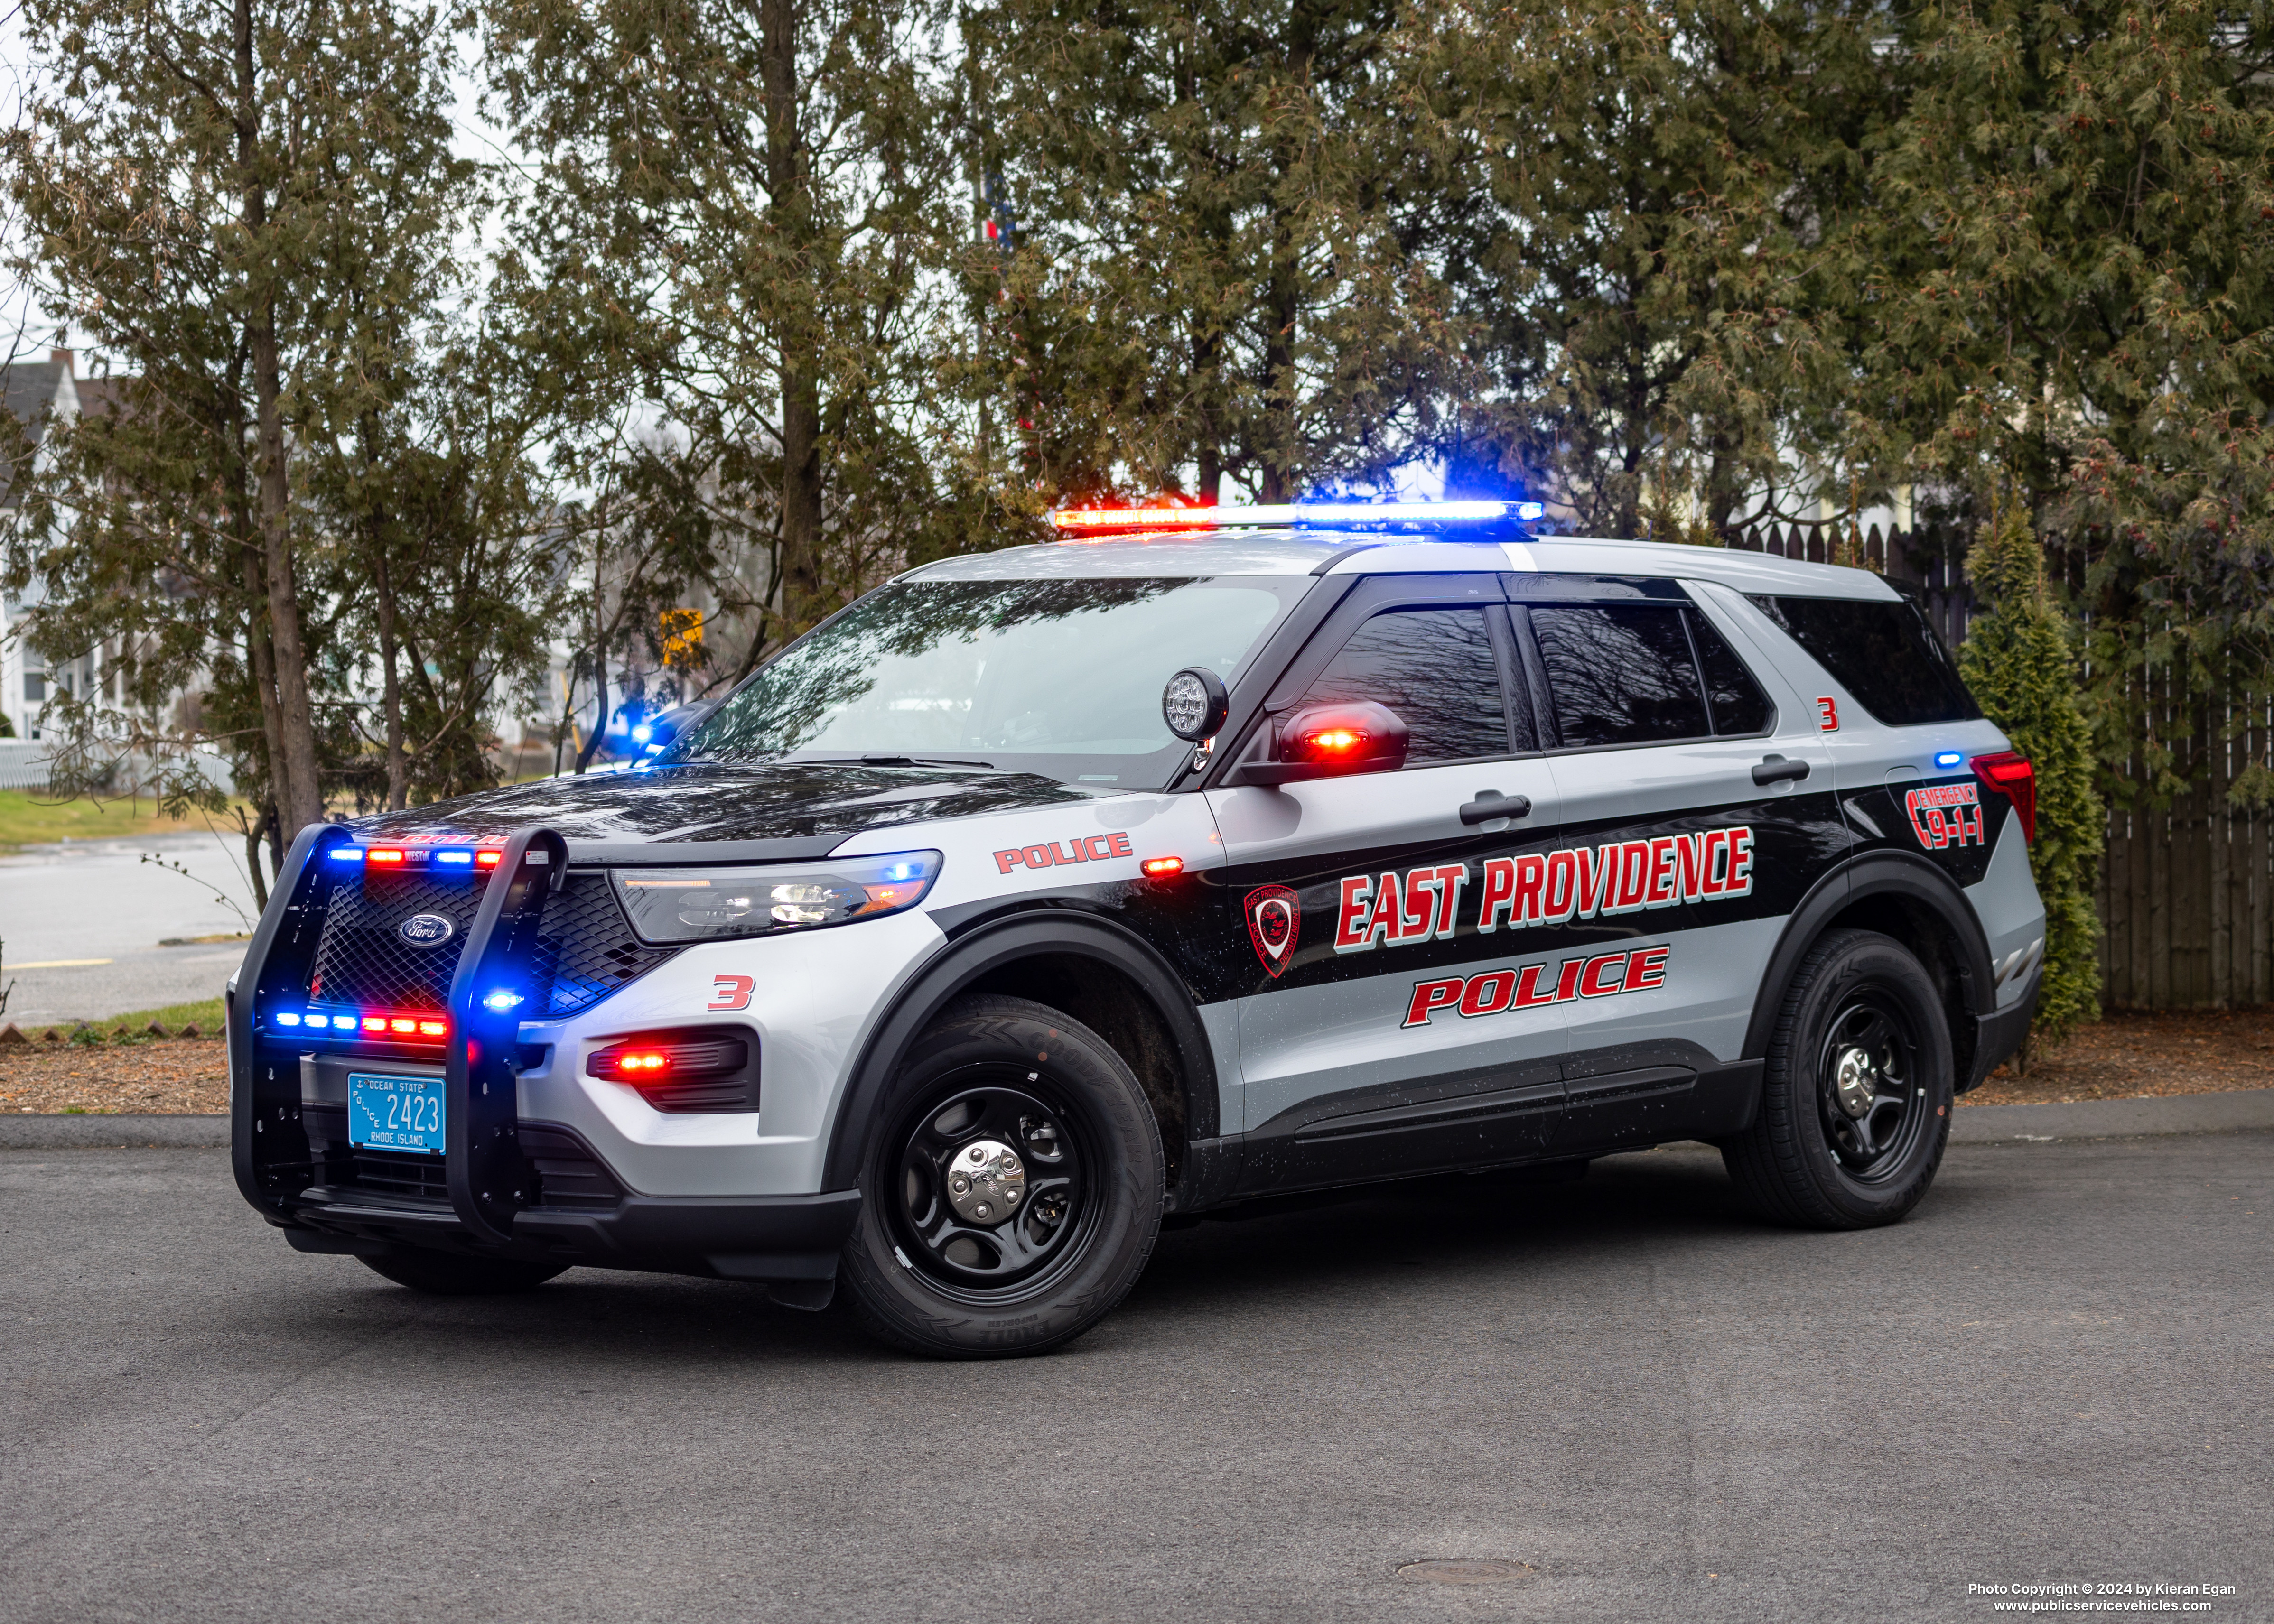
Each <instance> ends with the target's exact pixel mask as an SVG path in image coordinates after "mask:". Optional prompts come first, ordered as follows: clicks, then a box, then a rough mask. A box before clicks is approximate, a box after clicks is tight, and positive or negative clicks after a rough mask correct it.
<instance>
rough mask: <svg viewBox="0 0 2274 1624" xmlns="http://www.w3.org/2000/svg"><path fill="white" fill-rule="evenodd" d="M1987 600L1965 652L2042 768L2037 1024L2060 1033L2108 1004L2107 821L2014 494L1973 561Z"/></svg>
mask: <svg viewBox="0 0 2274 1624" xmlns="http://www.w3.org/2000/svg"><path fill="white" fill-rule="evenodd" d="M1966 573H1967V576H1968V578H1969V580H1970V581H1971V582H1972V583H1973V584H1974V590H1975V592H1976V593H1977V596H1979V597H1980V598H1981V599H1982V600H1983V602H1984V605H1986V612H1985V613H1982V614H1980V615H1978V616H1977V617H1976V619H1975V620H1974V622H1973V624H1972V626H1971V627H1970V628H1969V629H1968V631H1967V634H1966V642H1965V643H1964V644H1963V645H1962V647H1961V648H1960V650H1959V651H1958V665H1959V670H1960V672H1961V673H1962V674H1963V675H1964V677H1965V679H1966V682H1967V686H1968V687H1969V688H1972V689H1973V690H1974V696H1975V697H1976V698H1977V699H1978V700H1979V701H1981V703H1982V708H1983V710H1984V711H1985V712H1986V713H1987V714H1988V715H1989V718H1990V719H1991V720H1992V721H1993V722H1995V723H1997V724H1998V726H1999V727H2000V728H2002V729H2003V730H2004V731H2005V733H2006V736H2007V738H2008V739H2010V740H2012V741H2013V743H2014V749H2015V750H2017V751H2018V752H2020V753H2021V754H2022V755H2023V756H2028V757H2029V762H2030V763H2031V765H2032V766H2033V767H2035V769H2036V772H2037V838H2036V839H2034V840H2033V841H2031V842H2030V844H2029V870H2030V872H2031V873H2032V874H2033V875H2034V876H2036V878H2037V895H2038V896H2039V897H2041V898H2043V899H2044V905H2045V972H2044V989H2043V991H2042V992H2040V993H2039V995H2038V998H2037V1023H2036V1027H2035V1032H2036V1034H2037V1035H2038V1036H2042V1037H2047V1038H2057V1037H2059V1036H2060V1035H2061V1034H2063V1033H2066V1032H2067V1031H2068V1030H2069V1029H2070V1028H2071V1027H2072V1026H2074V1025H2075V1024H2076V1023H2077V1022H2079V1021H2081V1020H2090V1019H2095V1018H2097V1016H2098V1015H2099V1013H2100V960H2099V951H2098V933H2099V925H2098V921H2097V918H2096V917H2095V914H2094V909H2093V893H2094V891H2095V890H2096V889H2097V884H2098V881H2099V877H2100V852H2101V846H2102V844H2103V839H2104V836H2105V831H2106V828H2107V823H2106V818H2105V811H2104V809H2103V808H2102V806H2101V801H2100V796H2099V795H2098V793H2096V791H2095V790H2094V788H2093V777H2094V761H2093V753H2092V732H2091V729H2090V726H2089V725H2088V724H2087V722H2086V720H2085V715H2084V711H2083V709H2082V706H2081V705H2080V704H2079V703H2078V699H2077V688H2078V681H2077V660H2076V656H2075V652H2074V649H2073V648H2072V647H2071V644H2070V637H2069V625H2068V621H2067V618H2066V617H2065V616H2064V615H2062V614H2061V613H2060V612H2059V609H2058V608H2056V607H2055V605H2054V604H2053V602H2052V595H2051V593H2050V592H2049V591H2048V590H2047V588H2046V583H2045V568H2044V550H2043V549H2042V547H2040V545H2038V542H2037V536H2036V535H2035V533H2034V532H2033V531H2032V530H2031V529H2030V527H2029V510H2028V509H2027V508H2024V507H2023V506H2022V504H2021V502H2020V501H2019V500H2007V503H2006V505H2005V510H2004V512H2003V513H2002V514H2001V515H1999V519H1998V521H1997V523H1994V524H1992V526H1991V527H1990V528H1989V530H1987V532H1986V533H1985V534H1984V537H1983V538H1982V539H1981V540H1979V541H1977V543H1976V544H1975V545H1974V550H1973V553H1971V555H1970V556H1969V558H1968V559H1967V562H1966Z"/></svg>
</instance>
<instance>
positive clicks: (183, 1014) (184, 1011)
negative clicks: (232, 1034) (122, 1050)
mask: <svg viewBox="0 0 2274 1624" xmlns="http://www.w3.org/2000/svg"><path fill="white" fill-rule="evenodd" d="M152 1021H156V1022H157V1023H158V1024H159V1025H160V1026H163V1027H165V1029H166V1030H167V1031H168V1032H178V1031H180V1030H181V1029H182V1028H183V1027H184V1026H188V1025H189V1024H191V1023H192V1021H194V1022H195V1023H197V1028H198V1030H199V1031H200V1032H201V1033H203V1034H205V1035H206V1036H207V1037H209V1038H217V1037H219V1036H220V1035H221V1033H222V1010H221V1000H220V999H219V998H200V1000H199V1001H198V1002H197V1003H195V1004H168V1005H167V1006H166V1007H165V1008H164V1009H162V1010H133V1011H129V1012H128V1013H126V1014H124V1015H102V1016H98V1017H96V1018H95V1019H92V1020H89V1021H88V1022H87V1025H88V1026H92V1027H93V1028H94V1030H96V1031H97V1032H100V1033H102V1034H103V1035H104V1036H106V1037H108V1036H109V1034H110V1033H111V1031H112V1030H113V1029H114V1028H116V1027H119V1026H124V1027H125V1028H126V1029H127V1030H128V1031H129V1032H132V1033H138V1034H139V1032H141V1030H142V1029H143V1028H144V1027H145V1026H148V1025H149V1024H150V1023H151V1022H152ZM78 1025H79V1022H77V1021H75V1020H43V1021H41V1023H40V1024H39V1025H38V1026H34V1027H32V1028H31V1029H30V1034H31V1035H34V1036H36V1035H37V1034H40V1033H42V1032H45V1031H46V1030H47V1029H48V1028H49V1027H50V1026H53V1027H54V1028H55V1029H56V1031H58V1032H66V1033H67V1032H69V1031H71V1030H72V1027H74V1026H78Z"/></svg>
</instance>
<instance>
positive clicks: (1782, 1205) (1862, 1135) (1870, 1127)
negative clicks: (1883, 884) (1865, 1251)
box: [1721, 930, 1955, 1229]
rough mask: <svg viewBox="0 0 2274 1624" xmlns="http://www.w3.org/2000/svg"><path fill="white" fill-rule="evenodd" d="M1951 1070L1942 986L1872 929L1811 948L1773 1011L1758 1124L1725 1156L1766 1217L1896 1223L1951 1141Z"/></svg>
mask: <svg viewBox="0 0 2274 1624" xmlns="http://www.w3.org/2000/svg"><path fill="white" fill-rule="evenodd" d="M1954 1069H1955V1068H1954V1061H1953V1056H1952V1053H1951V1043H1950V1026H1949V1022H1948V1021H1947V1019H1946V1018H1945V1017H1944V1014H1943V1008H1942V1000H1941V997H1940V996H1939V994H1938V992H1937V990H1936V988H1935V984H1934V981H1932V979H1931V977H1929V976H1928V974H1927V973H1926V971H1925V969H1924V967H1922V966H1921V965H1920V964H1919V961H1918V960H1917V959H1915V958H1913V957H1912V956H1911V954H1910V952H1909V950H1908V949H1906V948H1905V947H1904V946H1903V945H1902V944H1901V943H1899V942H1897V941H1895V940H1894V939H1893V938H1892V937H1889V936H1880V935H1879V934H1877V933H1876V932H1873V931H1868V930H1836V931H1833V932H1830V933H1828V934H1827V935H1826V936H1825V937H1824V938H1823V939H1822V940H1821V941H1819V942H1818V943H1817V944H1816V945H1815V946H1813V947H1811V949H1809V951H1808V954H1807V956H1806V957H1805V958H1804V959H1802V961H1801V966H1800V969H1799V972H1798V973H1797V974H1795V975H1794V977H1793V979H1792V984H1791V986H1790V987H1789V988H1788V989H1787V991H1786V994H1785V999H1784V1004H1783V1007H1782V1008H1781V1010H1780V1011H1778V1014H1777V1024H1776V1027H1775V1030H1774V1031H1773V1033H1772V1034H1771V1036H1770V1039H1769V1050H1768V1055H1767V1058H1766V1065H1765V1066H1764V1068H1763V1079H1762V1093H1761V1109H1760V1111H1759V1113H1758V1116H1756V1117H1755V1119H1754V1122H1753V1125H1752V1126H1751V1128H1749V1129H1747V1130H1746V1131H1745V1132H1743V1133H1741V1134H1738V1135H1736V1136H1735V1137H1734V1138H1732V1139H1726V1140H1724V1141H1722V1145H1721V1158H1722V1161H1723V1162H1725V1163H1726V1164H1727V1166H1728V1169H1729V1177H1730V1178H1731V1179H1732V1180H1733V1181H1734V1182H1735V1183H1736V1185H1737V1188H1738V1191H1739V1192H1740V1193H1742V1194H1743V1196H1744V1197H1745V1199H1746V1200H1747V1202H1748V1203H1749V1204H1750V1205H1751V1207H1753V1208H1754V1209H1755V1210H1756V1211H1758V1212H1759V1213H1760V1214H1762V1215H1763V1216H1764V1217H1767V1218H1772V1219H1774V1220H1776V1221H1777V1222H1781V1223H1790V1224H1797V1225H1802V1226H1804V1227H1806V1228H1810V1229H1864V1228H1867V1227H1869V1226H1871V1225H1873V1224H1883V1223H1894V1222H1896V1221H1897V1220H1899V1219H1901V1217H1902V1216H1903V1215H1904V1214H1907V1213H1909V1211H1910V1209H1911V1208H1912V1207H1916V1206H1917V1205H1918V1203H1919V1200H1920V1198H1922V1197H1923V1196H1924V1195H1925V1194H1926V1192H1927V1187H1928V1186H1929V1185H1930V1184H1932V1183H1933V1182H1934V1176H1935V1172H1936V1169H1939V1167H1940V1166H1941V1165H1942V1153H1943V1147H1944V1146H1945V1145H1946V1143H1947V1142H1948V1139H1949V1137H1950V1109H1951V1099H1952V1083H1953V1076H1954Z"/></svg>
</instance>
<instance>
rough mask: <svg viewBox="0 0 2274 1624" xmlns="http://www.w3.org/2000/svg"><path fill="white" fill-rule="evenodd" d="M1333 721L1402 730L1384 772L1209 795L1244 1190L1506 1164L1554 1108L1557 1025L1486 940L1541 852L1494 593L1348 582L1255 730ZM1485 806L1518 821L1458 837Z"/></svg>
mask: <svg viewBox="0 0 2274 1624" xmlns="http://www.w3.org/2000/svg"><path fill="white" fill-rule="evenodd" d="M1355 700H1370V701H1373V702H1375V703H1381V704H1384V705H1387V706H1388V707H1389V709H1390V710H1392V711H1396V712H1397V714H1398V716H1399V717H1400V718H1402V719H1403V720H1404V722H1405V724H1406V726H1408V728H1409V729H1411V731H1412V750H1411V752H1410V754H1409V756H1408V759H1407V763H1406V765H1405V766H1404V769H1403V770H1402V771H1395V772H1378V773H1370V774H1359V775H1353V776H1350V777H1344V778H1327V779H1318V780H1313V781H1310V782H1306V783H1299V784H1289V785H1286V786H1282V787H1279V788H1262V787H1257V786H1245V787H1241V788H1237V789H1217V790H1211V791H1210V792H1209V801H1210V803H1211V805H1212V806H1213V808H1214V809H1215V812H1216V821H1217V824H1218V827H1219V828H1220V829H1221V830H1222V831H1223V835H1224V846H1225V856H1226V858H1227V859H1228V861H1229V868H1227V870H1226V871H1225V874H1224V883H1225V886H1226V895H1225V899H1224V902H1225V907H1226V912H1227V917H1226V919H1225V921H1224V923H1225V928H1226V930H1227V935H1228V936H1229V937H1231V938H1232V939H1233V940H1232V942H1231V943H1228V945H1227V951H1230V952H1231V953H1233V954H1235V955H1244V962H1245V966H1246V982H1245V992H1244V993H1243V994H1242V996H1239V998H1238V1014H1239V1048H1240V1062H1241V1068H1242V1071H1243V1074H1244V1084H1243V1089H1242V1093H1243V1097H1244V1111H1245V1115H1244V1121H1245V1125H1246V1133H1247V1149H1246V1159H1245V1166H1246V1181H1247V1183H1248V1184H1249V1185H1250V1187H1254V1188H1270V1187H1282V1188H1284V1187H1288V1186H1295V1185H1303V1184H1332V1183H1337V1182H1342V1181H1345V1180H1351V1179H1363V1178H1367V1177H1380V1176H1383V1175H1385V1174H1390V1173H1396V1172H1401V1171H1412V1170H1419V1169H1427V1168H1432V1167H1449V1166H1459V1165H1473V1164H1477V1163H1487V1162H1495V1161H1503V1162H1504V1161H1514V1160H1518V1159H1521V1158H1524V1157H1525V1156H1529V1155H1534V1154H1539V1153H1540V1150H1542V1149H1543V1148H1544V1147H1545V1146H1546V1145H1547V1141H1548V1138H1549V1135H1550V1133H1551V1132H1552V1129H1553V1125H1554V1122H1555V1116H1556V1115H1557V1114H1558V1112H1559V1111H1560V1109H1561V1104H1562V1084H1561V1081H1560V1078H1559V1072H1558V1063H1559V1061H1560V1060H1561V1057H1562V1051H1563V1041H1564V1040H1563V1018H1562V1011H1561V1009H1560V1007H1559V1006H1558V1005H1557V1004H1555V1000H1554V998H1553V996H1552V980H1551V982H1550V986H1549V989H1548V994H1549V996H1543V995H1542V993H1541V991H1540V985H1539V982H1540V969H1539V967H1538V966H1536V965H1535V966H1531V972H1532V973H1531V974H1530V976H1529V978H1527V976H1526V974H1525V971H1526V968H1527V965H1526V963H1525V961H1524V960H1523V959H1521V958H1520V957H1517V956H1512V950H1513V948H1514V945H1515V944H1514V941H1513V934H1514V933H1512V932H1511V931H1510V929H1509V928H1508V925H1507V922H1506V921H1507V917H1508V913H1509V907H1508V897H1507V895H1506V893H1508V892H1509V891H1510V888H1511V887H1512V886H1513V884H1514V883H1515V878H1516V871H1517V869H1518V868H1521V867H1524V866H1525V861H1524V860H1525V859H1526V858H1532V859H1537V858H1539V856H1540V853H1544V852H1545V851H1546V850H1547V848H1548V847H1549V846H1551V845H1552V844H1553V841H1554V836H1555V827H1556V824H1557V822H1558V814H1557V809H1556V799H1555V781H1554V779H1553V778H1552V776H1551V775H1550V774H1549V772H1548V771H1547V763H1546V762H1545V760H1544V759H1543V758H1542V756H1541V755H1540V748H1539V741H1538V739H1537V736H1536V734H1535V732H1534V728H1533V723H1532V715H1533V711H1532V705H1531V703H1530V697H1529V695H1528V694H1527V693H1526V691H1525V680H1524V675H1523V666H1522V657H1521V655H1520V653H1519V651H1518V650H1517V645H1516V643H1515V640H1514V636H1513V633H1512V631H1511V628H1510V622H1509V620H1508V617H1507V613H1506V610H1505V608H1504V606H1503V604H1502V593H1501V589H1500V587H1499V584H1498V583H1497V581H1496V579H1495V577H1494V576H1491V575H1459V576H1443V575H1439V576H1427V575H1408V576H1384V577H1381V578H1377V579H1375V580H1372V581H1368V582H1364V583H1360V585H1359V587H1358V588H1357V589H1356V590H1354V591H1353V592H1352V594H1351V595H1350V597H1349V598H1346V599H1345V600H1344V603H1343V605H1341V606H1340V607H1339V608H1338V609H1337V611H1336V613H1335V614H1334V615H1333V616H1332V617H1331V618H1330V619H1329V620H1328V621H1327V623H1326V624H1325V625H1324V626H1323V627H1321V629H1320V631H1319V633H1318V635H1316V636H1314V638H1313V639H1312V640H1311V642H1310V643H1309V645H1308V646H1307V647H1306V650H1304V652H1303V654H1302V655H1301V656H1299V658H1297V660H1296V661H1295V662H1294V664H1293V665H1291V667H1290V669H1289V670H1288V671H1287V672H1285V673H1284V674H1283V675H1282V676H1281V678H1280V679H1279V680H1278V682H1277V683H1276V685H1275V687H1274V688H1273V691H1272V694H1271V695H1270V698H1269V701H1268V702H1267V706H1266V717H1265V720H1264V724H1263V726H1276V725H1278V724H1279V723H1282V722H1284V720H1285V719H1287V718H1289V717H1291V715H1293V714H1294V713H1296V712H1297V711H1301V710H1303V709H1305V708H1307V707H1308V706H1310V705H1314V704H1324V703H1346V702H1350V701H1355ZM1250 742H1251V745H1252V744H1253V743H1254V741H1250ZM1494 795H1498V796H1500V797H1503V798H1506V799H1508V800H1510V801H1514V800H1515V798H1517V797H1519V796H1521V797H1524V798H1525V799H1526V800H1528V801H1529V802H1530V808H1531V809H1530V812H1529V814H1528V815H1527V816H1523V817H1495V818H1490V819H1486V820H1482V821H1477V822H1464V821H1463V816H1464V815H1463V808H1465V806H1468V805H1469V804H1470V803H1472V802H1480V801H1487V800H1488V799H1489V798H1490V797H1492V796H1494ZM1481 809H1482V808H1479V809H1478V810H1479V811H1481ZM1470 816H1472V817H1475V816H1478V812H1472V813H1471V815H1470ZM1227 1125H1229V1124H1227Z"/></svg>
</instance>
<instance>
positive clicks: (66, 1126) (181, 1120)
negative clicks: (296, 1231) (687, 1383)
mask: <svg viewBox="0 0 2274 1624" xmlns="http://www.w3.org/2000/svg"><path fill="white" fill-rule="evenodd" d="M2264 1128H2274V1088H2251V1089H2244V1090H2240V1091H2238V1092H2235V1093H2233V1094H2170V1095H2165V1096H2163V1097H2160V1098H2157V1099H2150V1100H2082V1101H2077V1102H2076V1103H2075V1104H2074V1105H1975V1106H1967V1107H1964V1108H1962V1109H1960V1110H1959V1111H1958V1112H1957V1113H1956V1115H1954V1116H1953V1117H1952V1118H1951V1124H1950V1142H1951V1143H1952V1144H1954V1145H2013V1144H2030V1143H2037V1142H2042V1141H2044V1140H2046V1139H2128V1138H2131V1137H2134V1136H2135V1135H2157V1134H2167V1133H2236V1132H2249V1131H2251V1130H2253V1129H2264ZM228 1144H229V1118H228V1117H226V1116H95V1115H92V1114H90V1115H87V1116H77V1115H72V1116H0V1150H104V1149H108V1150H118V1149H127V1148H135V1149H140V1148H143V1147H151V1146H179V1147H194V1148H198V1149H216V1148H222V1147H227V1145H228Z"/></svg>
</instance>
